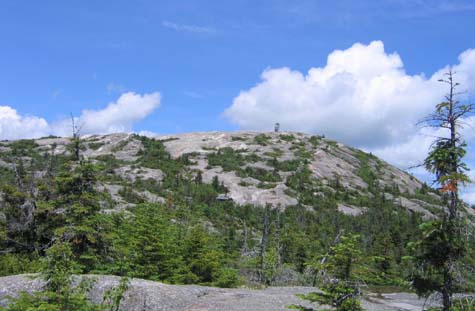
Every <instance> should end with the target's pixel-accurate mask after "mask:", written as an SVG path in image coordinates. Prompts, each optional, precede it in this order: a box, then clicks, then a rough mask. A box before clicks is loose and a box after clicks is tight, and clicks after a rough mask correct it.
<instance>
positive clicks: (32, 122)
mask: <svg viewBox="0 0 475 311" xmlns="http://www.w3.org/2000/svg"><path fill="white" fill-rule="evenodd" d="M48 132H49V126H48V122H47V121H46V120H45V119H43V118H39V117H34V116H21V115H19V114H18V112H17V111H16V110H15V109H13V108H11V107H9V106H0V139H20V138H30V137H40V136H45V135H47V133H48Z"/></svg>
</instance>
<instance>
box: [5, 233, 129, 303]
mask: <svg viewBox="0 0 475 311" xmlns="http://www.w3.org/2000/svg"><path fill="white" fill-rule="evenodd" d="M80 270H81V268H80V267H79V265H78V264H77V263H76V262H75V261H74V259H73V252H72V250H71V247H70V245H69V244H68V243H64V242H61V241H57V242H56V243H55V244H53V246H52V247H51V248H50V249H48V251H47V253H46V257H45V259H44V261H43V267H42V271H41V277H42V279H43V280H44V281H45V286H44V288H43V290H42V291H38V292H34V293H27V292H22V293H20V296H19V297H18V298H16V299H11V301H10V304H9V305H8V306H7V307H6V308H0V310H2V311H25V310H27V311H105V310H109V311H118V310H119V305H120V301H121V299H122V297H123V293H124V292H125V291H126V290H127V288H128V280H125V281H124V280H122V281H121V282H120V285H119V287H117V288H113V289H111V290H109V291H108V292H107V293H106V296H105V297H104V303H103V304H94V303H92V302H90V301H89V299H88V297H87V293H88V292H89V291H90V290H91V288H92V285H93V281H92V280H91V279H87V278H83V279H82V280H80V282H79V284H77V285H73V283H74V274H75V273H78V272H80Z"/></svg>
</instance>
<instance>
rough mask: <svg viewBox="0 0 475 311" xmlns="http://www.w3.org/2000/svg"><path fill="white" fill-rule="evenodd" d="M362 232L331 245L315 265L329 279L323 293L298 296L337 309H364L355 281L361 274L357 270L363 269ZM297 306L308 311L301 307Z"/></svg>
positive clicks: (323, 287) (345, 310)
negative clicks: (360, 245) (359, 241)
mask: <svg viewBox="0 0 475 311" xmlns="http://www.w3.org/2000/svg"><path fill="white" fill-rule="evenodd" d="M359 238H360V237H359V235H350V236H341V238H340V240H339V241H338V243H336V244H335V245H334V246H332V247H331V248H330V251H329V252H328V254H326V255H324V256H323V258H322V259H321V260H319V261H318V262H317V263H316V264H315V268H316V269H317V270H318V271H319V272H320V273H322V275H324V276H325V278H327V279H326V280H325V281H324V283H323V286H322V287H321V289H322V292H321V293H320V292H313V293H310V294H307V295H299V296H300V297H301V298H302V299H305V300H309V301H311V302H317V303H318V304H320V305H329V306H332V307H334V308H335V309H336V310H337V311H359V310H364V309H363V308H362V306H361V303H360V301H359V300H358V296H359V295H360V290H359V286H358V283H357V282H356V280H357V278H358V274H357V273H355V270H357V269H359V268H361V267H360V266H361V260H362V252H361V250H360V249H359V247H358V240H359ZM293 308H295V309H299V310H303V311H309V310H312V309H308V308H305V307H302V306H293Z"/></svg>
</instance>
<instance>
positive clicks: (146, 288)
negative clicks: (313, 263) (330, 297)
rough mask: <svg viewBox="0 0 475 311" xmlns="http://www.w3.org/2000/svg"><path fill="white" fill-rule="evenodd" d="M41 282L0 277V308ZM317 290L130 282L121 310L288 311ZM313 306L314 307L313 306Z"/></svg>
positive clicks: (406, 303)
mask: <svg viewBox="0 0 475 311" xmlns="http://www.w3.org/2000/svg"><path fill="white" fill-rule="evenodd" d="M95 278H96V282H95V284H94V287H93V289H92V291H91V292H90V298H91V299H92V300H93V301H94V302H96V303H99V302H102V296H103V294H104V292H105V291H106V290H108V289H110V288H111V287H114V286H117V285H118V283H119V280H120V278H119V277H114V276H95ZM42 285H43V282H42V281H40V280H38V279H33V278H31V277H28V276H25V275H17V276H8V277H1V278H0V306H5V305H6V304H7V303H8V300H7V298H6V297H8V296H16V295H17V294H18V293H19V292H20V291H27V292H32V291H35V290H40V289H41V286H42ZM316 290H317V289H315V288H311V287H269V288H266V289H263V290H252V289H245V288H236V289H223V288H213V287H205V286H197V285H167V284H163V283H159V282H152V281H146V280H141V279H133V280H132V281H131V284H130V287H129V289H128V291H127V292H126V293H125V295H124V299H123V301H122V304H121V310H123V311H125V310H126V311H185V310H186V311H224V310H226V311H287V310H289V309H288V306H289V305H292V304H298V305H304V306H307V307H310V306H311V305H310V304H309V303H308V302H306V301H304V300H302V299H300V298H298V297H297V296H296V294H306V293H309V292H312V291H316ZM423 304H424V300H420V299H417V297H416V296H415V295H414V294H407V293H395V294H384V295H379V296H375V295H370V296H369V297H368V298H367V299H364V300H363V305H364V307H365V308H366V310H368V311H396V310H403V311H404V310H408V311H413V310H414V311H415V310H421V309H422V306H423ZM313 307H316V305H313Z"/></svg>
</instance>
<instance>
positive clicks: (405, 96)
mask: <svg viewBox="0 0 475 311" xmlns="http://www.w3.org/2000/svg"><path fill="white" fill-rule="evenodd" d="M453 68H454V70H455V71H457V75H456V79H457V80H458V81H459V82H461V84H462V86H464V87H466V88H468V87H469V86H471V87H475V50H467V51H465V52H464V53H462V54H461V55H460V56H459V64H457V65H455V66H453ZM446 69H447V68H443V69H441V70H440V71H438V72H436V73H435V74H434V75H432V76H431V77H426V76H425V75H424V74H418V75H408V74H407V73H406V72H405V71H404V66H403V62H402V60H401V58H400V56H399V55H398V54H397V53H392V54H389V53H386V52H385V51H384V45H383V43H382V42H381V41H374V42H371V43H370V44H368V45H364V44H360V43H357V44H355V45H353V46H352V47H350V48H348V49H346V50H336V51H334V52H332V53H330V55H329V56H328V59H327V64H326V65H325V66H324V67H318V68H311V69H310V70H309V71H308V73H307V74H306V75H304V74H302V73H301V72H299V71H293V70H290V69H289V68H278V69H267V70H265V71H264V72H263V73H262V76H261V82H259V83H258V84H257V85H256V86H254V87H252V88H250V89H248V90H244V91H242V92H241V93H240V94H239V95H238V96H237V97H236V98H234V100H233V103H232V105H231V106H230V107H229V108H228V109H227V110H226V111H225V112H224V116H225V117H226V118H228V119H229V120H230V121H231V122H233V123H235V124H238V125H239V126H240V127H241V128H242V129H253V130H271V129H272V128H273V124H274V123H275V122H279V123H280V124H281V128H282V129H283V130H295V131H304V132H310V133H320V134H325V135H326V136H327V137H331V138H333V139H337V140H339V141H342V142H345V143H347V144H350V145H353V146H357V147H361V148H364V149H366V150H369V151H372V152H374V153H376V154H378V155H380V156H381V157H383V158H384V159H386V160H388V161H389V162H391V163H395V164H397V165H399V166H400V167H403V168H407V167H409V166H412V165H416V164H418V163H420V161H421V160H422V159H423V156H424V155H425V154H427V149H428V147H429V146H430V142H431V141H432V140H433V137H432V136H433V135H432V134H435V133H432V132H431V130H428V129H421V128H418V127H417V126H416V123H417V122H418V121H419V120H421V119H422V118H424V117H425V116H427V115H428V114H429V113H430V112H432V111H433V109H434V106H435V104H436V103H438V102H439V101H440V100H441V99H442V98H443V96H444V94H445V93H446V91H447V88H446V85H444V84H441V83H440V82H438V81H437V80H438V79H439V78H441V77H442V74H443V73H444V72H445V70H446ZM469 91H470V89H469Z"/></svg>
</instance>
